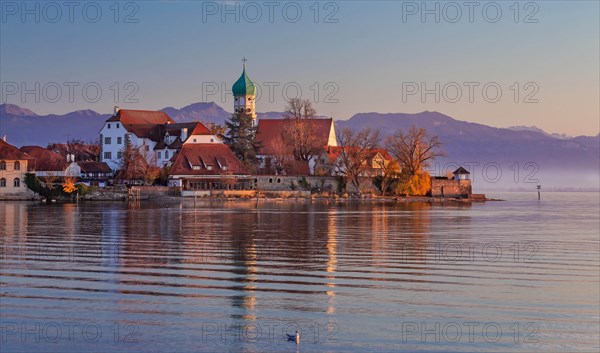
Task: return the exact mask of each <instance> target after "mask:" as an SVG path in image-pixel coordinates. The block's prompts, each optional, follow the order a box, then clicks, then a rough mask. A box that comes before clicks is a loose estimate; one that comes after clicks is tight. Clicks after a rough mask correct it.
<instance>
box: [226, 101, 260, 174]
mask: <svg viewBox="0 0 600 353" xmlns="http://www.w3.org/2000/svg"><path fill="white" fill-rule="evenodd" d="M225 127H226V128H227V133H226V134H225V136H224V137H223V142H224V143H225V144H227V145H228V146H229V148H230V149H231V151H232V152H233V153H234V154H235V155H236V156H237V157H238V158H239V159H240V160H241V161H242V163H244V166H245V167H246V170H248V171H254V170H255V169H256V164H257V158H256V155H257V153H258V150H259V148H260V143H259V142H258V141H257V140H256V126H255V125H254V119H253V118H252V116H250V115H248V114H244V113H236V114H233V115H232V116H231V118H230V119H229V120H228V121H226V122H225Z"/></svg>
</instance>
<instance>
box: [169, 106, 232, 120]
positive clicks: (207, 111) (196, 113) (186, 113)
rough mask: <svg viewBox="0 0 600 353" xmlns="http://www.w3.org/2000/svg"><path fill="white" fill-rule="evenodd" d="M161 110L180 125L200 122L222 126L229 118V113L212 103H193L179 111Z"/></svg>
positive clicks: (171, 109)
mask: <svg viewBox="0 0 600 353" xmlns="http://www.w3.org/2000/svg"><path fill="white" fill-rule="evenodd" d="M161 110H162V111H163V112H165V113H167V114H168V115H169V116H170V117H171V118H173V120H175V121H177V122H180V123H183V122H190V121H202V122H203V123H208V124H210V123H214V124H222V123H223V122H224V121H225V120H227V119H229V117H230V116H231V113H228V112H226V111H225V109H223V108H221V107H220V106H219V105H218V104H216V103H214V102H209V103H194V104H190V105H188V106H185V107H183V108H181V109H176V108H173V107H168V108H164V109H161Z"/></svg>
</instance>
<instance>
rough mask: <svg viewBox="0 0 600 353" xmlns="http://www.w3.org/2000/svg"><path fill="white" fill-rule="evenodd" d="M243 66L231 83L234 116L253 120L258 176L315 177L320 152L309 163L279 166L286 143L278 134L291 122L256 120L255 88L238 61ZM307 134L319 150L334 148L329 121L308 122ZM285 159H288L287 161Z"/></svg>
mask: <svg viewBox="0 0 600 353" xmlns="http://www.w3.org/2000/svg"><path fill="white" fill-rule="evenodd" d="M242 61H243V62H244V67H243V71H242V75H241V76H240V78H239V79H238V80H237V81H236V82H235V83H234V84H233V86H232V88H231V91H232V93H233V97H234V98H233V101H234V103H233V110H234V113H245V114H248V115H250V116H251V117H252V119H254V124H255V126H256V139H257V141H258V142H259V143H260V150H259V153H258V155H257V157H258V160H259V168H258V172H259V174H285V175H312V174H315V170H316V164H317V162H318V157H319V155H320V153H321V151H319V152H318V153H315V155H314V156H312V158H310V159H309V161H305V162H301V161H297V162H296V163H286V167H285V168H283V167H282V166H281V164H282V163H281V162H282V161H281V160H282V159H283V158H284V156H283V155H284V154H285V153H286V150H287V147H288V144H287V143H286V141H284V137H283V134H282V132H283V131H285V130H286V128H288V127H289V126H290V125H291V124H293V121H292V120H290V119H283V118H282V119H260V118H258V116H257V114H256V93H257V86H256V84H255V83H254V82H252V80H250V78H249V77H248V73H247V71H246V59H243V60H242ZM311 134H312V135H313V136H312V138H313V139H314V140H315V141H316V144H317V145H318V146H319V147H323V149H324V150H325V149H327V148H328V147H336V146H337V138H336V135H335V125H334V121H333V119H322V118H315V119H311ZM288 159H289V158H288Z"/></svg>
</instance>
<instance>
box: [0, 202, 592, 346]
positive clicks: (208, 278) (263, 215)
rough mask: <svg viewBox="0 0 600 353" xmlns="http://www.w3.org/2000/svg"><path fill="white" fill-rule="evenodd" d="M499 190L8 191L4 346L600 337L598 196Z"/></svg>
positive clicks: (527, 342)
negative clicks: (353, 197)
mask: <svg viewBox="0 0 600 353" xmlns="http://www.w3.org/2000/svg"><path fill="white" fill-rule="evenodd" d="M501 196H502V197H503V198H505V199H507V201H505V202H488V203H485V204H473V205H472V206H467V205H455V204H446V205H433V206H432V205H429V204H421V203H413V204H382V203H340V204H335V203H333V204H324V203H322V202H314V201H313V202H297V203H295V202H291V201H286V202H276V201H261V203H260V205H259V208H258V210H257V208H256V204H255V202H254V201H252V202H211V203H208V202H205V203H200V202H199V203H197V204H196V205H194V202H193V200H183V201H181V200H174V201H169V202H161V203H129V204H128V203H86V204H79V205H73V204H66V205H52V206H45V205H39V204H34V203H25V202H0V246H1V248H0V251H1V254H2V259H1V262H0V265H1V270H2V271H1V280H0V287H1V289H0V290H1V293H0V294H1V297H0V299H1V311H0V314H1V315H0V321H1V330H2V331H1V332H0V333H1V335H0V336H1V337H0V338H1V343H0V344H1V351H2V352H3V353H4V352H81V351H113V352H131V351H136V352H198V351H207V352H215V351H231V352H234V351H235V352H237V351H244V352H265V351H275V352H296V351H299V352H316V351H406V352H408V351H410V352H413V351H422V352H453V351H456V352H459V351H460V352H465V351H467V352H484V351H485V352H490V351H497V352H533V351H538V352H565V351H568V352H597V351H598V349H599V348H600V347H599V346H600V343H599V338H598V337H599V330H600V326H599V321H600V309H599V307H600V289H599V288H600V283H599V282H600V259H599V257H600V255H599V254H600V246H599V243H600V240H599V236H600V234H599V232H600V220H599V217H600V216H599V213H600V205H599V202H600V201H599V199H600V197H599V194H584V193H573V194H569V193H555V194H550V193H547V194H545V195H543V197H544V199H543V200H542V201H537V199H536V198H537V195H536V194H518V193H510V194H504V195H501ZM295 330H299V331H301V333H302V338H301V340H300V343H299V344H298V345H297V344H296V343H294V342H288V341H287V339H286V338H285V334H287V333H289V334H293V333H294V331H295Z"/></svg>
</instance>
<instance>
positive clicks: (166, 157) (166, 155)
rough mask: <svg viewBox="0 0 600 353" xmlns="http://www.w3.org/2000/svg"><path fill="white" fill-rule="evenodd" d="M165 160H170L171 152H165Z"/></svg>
mask: <svg viewBox="0 0 600 353" xmlns="http://www.w3.org/2000/svg"><path fill="white" fill-rule="evenodd" d="M165 159H169V151H168V150H167V151H165Z"/></svg>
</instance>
